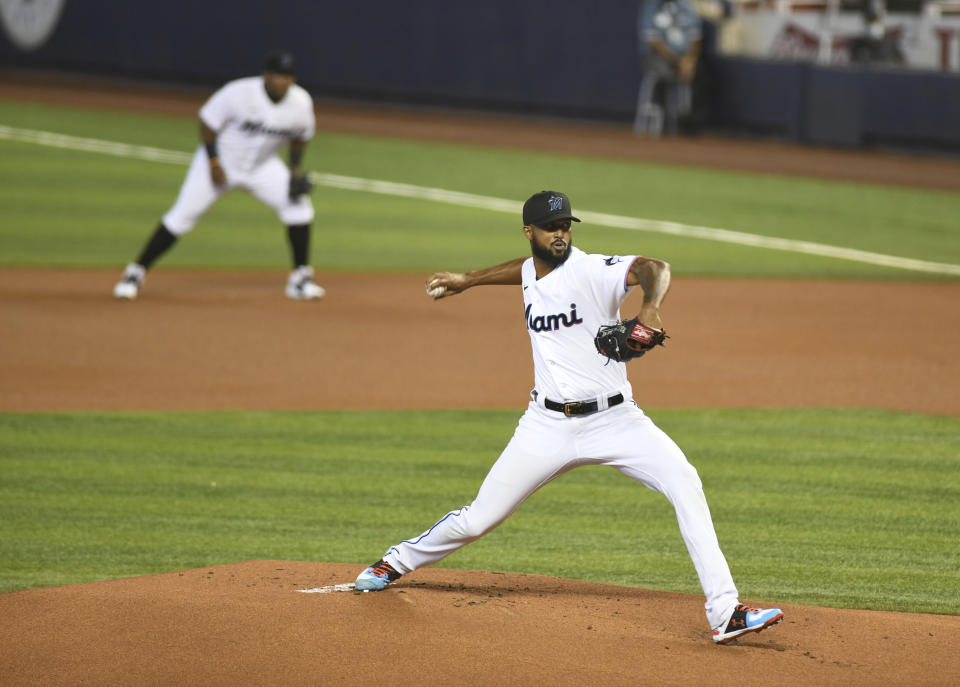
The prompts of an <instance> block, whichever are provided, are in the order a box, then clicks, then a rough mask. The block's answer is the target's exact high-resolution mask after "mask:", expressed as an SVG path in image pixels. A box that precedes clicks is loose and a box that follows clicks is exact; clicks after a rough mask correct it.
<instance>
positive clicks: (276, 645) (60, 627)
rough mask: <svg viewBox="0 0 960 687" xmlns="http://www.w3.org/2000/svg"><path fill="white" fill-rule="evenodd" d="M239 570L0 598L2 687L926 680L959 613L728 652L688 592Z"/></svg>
mask: <svg viewBox="0 0 960 687" xmlns="http://www.w3.org/2000/svg"><path fill="white" fill-rule="evenodd" d="M358 571H359V567H358V566H356V565H335V564H323V563H292V562H280V561H250V562H246V563H238V564H234V565H224V566H217V567H212V568H201V569H197V570H188V571H185V572H175V573H167V574H164V575H153V576H149V577H139V578H130V579H122V580H114V581H111V582H97V583H92V584H82V585H72V586H66V587H50V588H46V589H33V590H29V591H22V592H14V593H11V594H4V595H0V645H2V646H3V647H4V649H3V657H2V659H0V671H2V672H0V681H2V682H3V684H4V685H10V686H11V687H12V686H14V685H17V686H19V685H45V686H50V685H77V684H95V685H133V684H136V685H159V684H167V685H171V684H202V685H241V684H246V685H251V684H284V685H332V684H337V685H368V684H372V683H379V682H381V681H386V682H387V683H388V684H391V685H441V684H464V685H543V684H553V685H577V686H578V687H579V686H581V685H585V684H594V685H612V684H656V685H674V684H684V685H690V684H695V685H698V684H738V685H771V684H776V685H810V684H844V685H878V684H896V685H920V684H923V685H933V684H947V683H948V682H949V681H950V677H949V676H954V677H955V676H956V675H958V674H960V653H958V652H957V651H956V642H955V639H954V638H955V637H956V636H957V633H958V632H960V618H958V617H953V616H930V615H925V616H921V615H906V614H899V613H887V612H874V611H843V610H836V609H829V608H809V607H803V606H783V609H784V612H785V618H784V621H783V622H782V623H781V624H779V625H777V626H775V627H773V628H770V629H768V630H766V631H765V632H763V633H761V634H754V635H747V636H746V637H744V638H743V639H740V640H738V641H737V643H736V644H731V645H728V646H716V645H714V643H713V640H712V639H711V637H710V633H709V630H708V628H707V627H706V621H705V619H704V614H703V599H702V598H701V597H699V596H693V595H685V594H672V593H664V592H653V591H648V590H645V589H636V588H630V587H617V586H612V585H601V584H592V583H587V582H576V581H571V580H561V579H556V578H550V577H540V576H536V575H522V574H516V573H497V572H464V571H456V570H440V569H424V570H419V571H417V572H415V573H413V574H411V575H409V576H408V577H407V578H404V579H402V580H400V581H398V582H397V583H395V585H393V586H392V587H391V588H388V589H387V590H385V591H384V592H380V593H372V594H363V593H357V592H355V591H339V592H338V591H331V592H330V593H309V594H307V593H299V591H298V590H304V589H317V588H323V587H325V586H326V587H332V586H334V585H342V584H349V583H351V582H352V581H353V579H354V577H355V576H356V574H357V572H358Z"/></svg>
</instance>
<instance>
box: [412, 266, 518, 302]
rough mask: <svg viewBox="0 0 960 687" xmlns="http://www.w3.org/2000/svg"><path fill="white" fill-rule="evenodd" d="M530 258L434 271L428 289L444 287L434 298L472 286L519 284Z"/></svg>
mask: <svg viewBox="0 0 960 687" xmlns="http://www.w3.org/2000/svg"><path fill="white" fill-rule="evenodd" d="M528 259H529V258H515V259H513V260H510V261H508V262H503V263H500V264H499V265H494V266H493V267H487V268H484V269H482V270H471V271H470V272H434V273H433V274H431V275H430V276H429V277H427V289H436V288H438V287H441V286H442V287H444V289H443V291H442V292H441V293H439V294H438V295H436V296H434V300H439V299H440V298H446V297H447V296H452V295H453V294H455V293H461V292H462V291H466V290H467V289H469V288H470V287H472V286H490V285H494V284H499V285H505V286H519V285H520V284H522V283H523V278H522V270H523V263H524V262H525V261H526V260H528Z"/></svg>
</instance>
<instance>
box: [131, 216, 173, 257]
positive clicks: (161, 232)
mask: <svg viewBox="0 0 960 687" xmlns="http://www.w3.org/2000/svg"><path fill="white" fill-rule="evenodd" d="M176 241H177V237H176V236H174V235H173V234H171V233H170V230H169V229H167V228H166V227H165V226H163V223H162V222H161V223H160V224H159V225H158V226H157V229H156V231H154V232H153V236H151V237H150V240H149V241H147V245H146V246H144V248H143V252H142V253H141V254H140V257H139V258H137V264H140V265H143V266H144V267H145V268H147V269H149V268H150V265H152V264H153V263H154V262H156V260H157V258H159V257H160V256H161V255H163V254H164V253H166V252H167V251H168V250H169V249H170V246H172V245H173V244H174V243H176Z"/></svg>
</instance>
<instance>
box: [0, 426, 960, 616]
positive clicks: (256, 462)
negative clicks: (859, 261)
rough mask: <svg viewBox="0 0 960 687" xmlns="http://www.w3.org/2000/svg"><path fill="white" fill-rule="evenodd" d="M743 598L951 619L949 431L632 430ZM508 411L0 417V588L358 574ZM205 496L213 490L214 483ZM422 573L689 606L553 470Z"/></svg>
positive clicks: (491, 453) (606, 478)
mask: <svg viewBox="0 0 960 687" xmlns="http://www.w3.org/2000/svg"><path fill="white" fill-rule="evenodd" d="M651 416H652V417H654V419H655V420H656V421H657V422H658V424H660V425H661V426H662V427H663V428H664V429H665V430H666V431H667V432H668V433H670V434H671V435H672V436H673V437H674V438H675V439H676V440H677V442H678V443H679V444H680V445H681V446H682V447H683V448H684V450H685V451H686V452H687V454H688V455H689V456H690V457H691V459H692V460H693V461H694V462H695V464H696V465H697V466H698V469H699V471H700V474H701V478H702V479H703V482H704V485H705V489H706V491H707V495H708V498H709V499H710V502H711V507H712V511H713V514H714V518H715V520H716V522H717V531H718V535H719V537H720V539H721V543H722V544H723V546H724V549H725V553H726V554H727V557H728V559H729V561H730V565H731V568H732V570H733V572H734V576H735V578H736V579H737V581H738V584H739V586H740V588H741V590H742V591H743V592H744V594H745V595H748V596H749V598H759V599H770V600H776V601H780V602H783V603H788V602H793V603H807V604H814V605H816V604H820V605H830V606H848V607H856V608H886V609H895V610H910V611H926V612H933V613H951V614H960V597H958V593H957V590H958V589H960V572H958V571H960V549H958V544H957V541H958V540H957V523H958V522H960V485H958V484H957V482H956V479H955V475H956V456H957V454H958V450H960V420H957V419H953V418H937V417H927V416H922V415H909V414H897V413H889V412H880V411H843V412H835V411H832V410H800V411H789V410H779V411H763V410H757V411H732V410H723V411H720V410H716V411H679V410H671V411H667V410H662V411H651ZM515 421H516V414H515V413H504V412H492V411H476V412H452V411H438V412H376V413H362V412H323V413H263V412H236V411H233V412H217V413H166V414H164V413H109V414H108V413H66V414H65V413H51V414H27V415H22V414H8V415H0V446H2V453H0V468H2V474H3V480H2V482H0V590H12V589H17V588H22V587H29V586H44V585H51V584H62V583H67V582H75V581H81V580H99V579H105V578H110V577H117V576H124V575H137V574H143V573H148V572H160V571H168V570H178V569H184V568H191V567H200V566H206V565H214V564H220V563H229V562H234V561H238V560H247V559H253V558H263V559H280V560H322V561H333V562H358V563H360V562H370V561H372V560H374V559H375V558H376V557H378V556H379V555H380V554H381V553H382V552H383V551H385V550H386V548H387V547H388V546H389V545H391V544H393V543H396V542H397V541H399V540H400V539H403V538H407V537H410V536H414V535H416V534H418V533H419V532H421V531H422V530H424V529H426V528H427V527H428V526H429V525H431V524H432V523H433V522H434V521H435V520H437V519H438V518H439V517H440V516H442V515H443V514H444V513H445V512H447V511H448V510H450V509H455V508H459V507H460V506H461V505H463V504H465V503H469V501H470V500H471V499H472V498H473V496H474V494H475V492H476V489H477V487H478V485H479V483H480V481H481V480H482V478H483V475H484V474H485V473H486V470H487V469H488V468H489V466H490V464H491V463H492V462H493V460H494V459H495V458H496V456H497V455H498V453H499V451H500V449H501V448H502V446H503V445H504V444H505V443H506V441H507V439H508V438H509V436H510V434H511V433H512V431H513V427H514V424H515ZM214 485H215V486H214ZM441 565H443V566H446V567H454V568H466V569H493V570H510V571H523V572H531V573H541V574H547V575H556V576H561V577H570V578H577V579H592V580H596V581H602V582H610V583H615V584H626V585H637V586H644V587H651V588H656V589H667V590H675V591H683V592H690V593H698V591H699V587H698V582H697V578H696V575H695V574H694V571H693V566H692V565H691V563H690V560H689V558H688V556H687V553H686V550H685V548H684V546H683V542H682V541H681V539H680V535H679V532H678V530H677V526H676V521H675V519H674V515H673V510H672V509H671V508H670V506H669V504H668V503H667V502H666V500H665V499H664V498H663V497H662V496H660V495H659V494H655V493H654V492H651V491H649V490H646V489H643V488H641V487H639V486H638V485H636V484H635V483H634V482H632V481H631V480H629V479H627V478H625V477H623V476H621V475H620V474H619V473H617V472H616V471H614V470H611V469H607V468H584V469H580V470H575V471H573V472H571V473H568V474H566V475H564V476H563V477H561V478H560V479H559V480H557V481H556V482H555V483H553V484H551V485H550V486H548V487H546V488H545V489H543V490H541V491H540V492H538V493H537V494H535V495H534V496H533V497H531V498H530V499H529V500H528V501H527V502H526V503H525V504H524V505H523V506H521V508H520V509H519V510H518V512H517V513H516V514H514V516H513V517H512V518H511V519H509V520H508V521H507V522H506V523H504V525H502V526H501V527H500V528H499V529H497V530H495V531H494V532H493V533H491V534H489V535H488V536H487V537H485V538H484V539H481V540H480V541H478V542H475V543H474V544H472V545H470V546H468V547H466V548H465V549H463V550H462V551H460V552H458V553H456V554H454V555H453V556H451V557H450V558H448V559H446V560H445V561H444V562H443V563H442V564H441Z"/></svg>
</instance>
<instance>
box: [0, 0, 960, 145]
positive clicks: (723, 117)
mask: <svg viewBox="0 0 960 687" xmlns="http://www.w3.org/2000/svg"><path fill="white" fill-rule="evenodd" d="M889 1H890V2H891V3H892V2H898V3H899V4H897V5H891V7H890V11H889V12H888V11H887V7H886V6H884V5H882V4H877V0H864V1H863V2H860V1H859V0H858V1H857V2H856V3H854V4H850V3H848V2H846V0H843V1H841V0H810V1H807V2H803V3H799V2H797V3H791V2H787V1H786V0H761V1H759V2H757V1H755V0H749V1H744V2H731V0H699V3H698V6H699V7H700V8H701V11H702V14H703V16H704V18H705V19H706V20H707V23H706V27H707V28H706V30H707V36H706V39H707V40H706V48H707V53H706V55H705V56H704V60H703V67H702V74H703V76H702V78H701V79H700V82H699V84H698V90H697V93H698V101H699V108H698V125H699V128H700V130H705V131H709V132H712V133H735V134H744V135H751V136H756V135H761V136H771V137H778V138H783V139H788V140H793V141H798V142H802V143H811V144H820V145H837V146H848V147H863V146H897V147H905V148H912V149H924V150H932V151H940V152H950V153H957V152H960V124H958V123H960V5H958V4H957V3H956V2H954V0H938V1H936V2H922V1H921V0H889ZM864 3H868V4H864ZM951 3H953V4H951ZM638 7H639V5H638V0H602V1H601V2H600V3H556V2H551V1H549V0H487V2H484V3H475V4H466V3H453V2H449V1H448V0H419V1H418V2H416V3H397V2H389V1H387V0H363V1H358V2H349V3H347V2H306V1H305V0H299V1H296V0H275V1H274V2H272V3H264V2H254V1H253V0H229V1H228V0H193V1H188V0H166V1H165V2H163V3H138V2H131V3H119V2H116V1H115V0H4V1H3V2H0V19H2V24H3V31H2V32H0V65H2V66H3V67H6V68H20V69H23V68H26V69H37V70H42V71H58V72H66V73H68V74H70V73H72V74H85V75H88V74H93V75H104V76H111V77H117V76H120V77H129V78H135V79H140V80H154V81H163V82H176V83H185V84H193V85H198V86H205V87H210V88H213V87H215V86H217V85H219V84H220V83H222V82H223V81H225V80H227V79H231V78H235V77H238V76H242V75H247V74H251V73H255V72H257V71H259V66H260V61H261V59H262V56H263V54H264V53H265V52H266V51H268V50H270V49H274V48H277V47H285V48H288V49H290V50H292V51H294V52H295V53H296V55H297V57H298V60H299V65H300V70H299V71H300V74H299V78H300V81H301V83H303V85H304V86H306V87H307V88H308V89H309V90H310V91H311V92H312V93H313V94H314V96H315V97H317V98H324V97H330V98H346V99H352V100H363V101H371V102H383V103H386V102H389V103H403V104H414V105H430V106H444V107H454V108H469V109H482V110H491V111H500V112H507V113H524V114H535V115H551V116H559V117H576V118H584V119H592V120H599V121H608V122H623V123H627V122H630V121H631V120H632V118H633V113H634V105H635V100H636V90H637V85H638V81H639V76H640V68H639V64H638V57H637V54H638V37H637V13H638ZM871 8H872V9H871ZM876 10H879V13H880V24H879V28H878V23H877V19H876V16H875V15H876ZM871 13H872V14H871ZM871 41H872V42H871ZM883 45H886V46H887V47H891V46H892V47H893V48H895V49H896V50H895V52H896V54H897V55H898V56H899V57H898V59H890V55H889V53H885V52H884V51H883V50H874V49H873V48H876V47H878V46H880V47H882V46H883Z"/></svg>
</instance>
